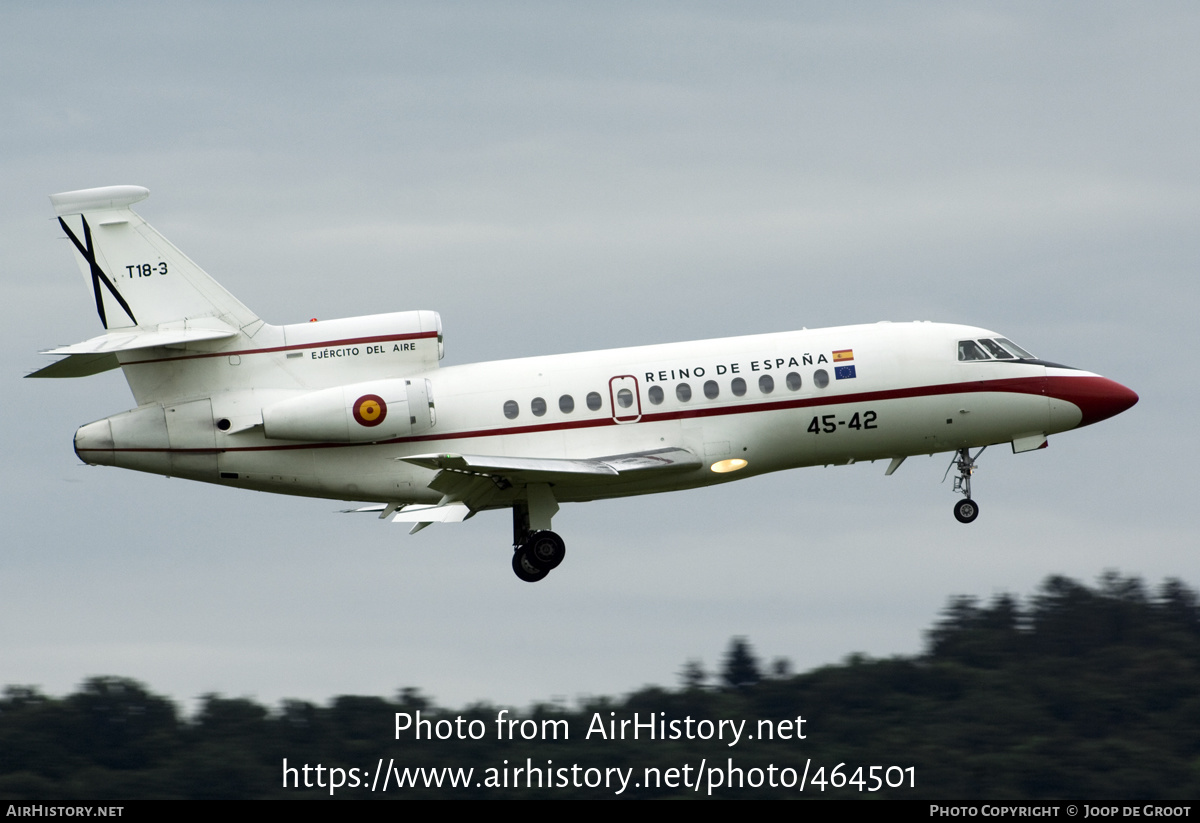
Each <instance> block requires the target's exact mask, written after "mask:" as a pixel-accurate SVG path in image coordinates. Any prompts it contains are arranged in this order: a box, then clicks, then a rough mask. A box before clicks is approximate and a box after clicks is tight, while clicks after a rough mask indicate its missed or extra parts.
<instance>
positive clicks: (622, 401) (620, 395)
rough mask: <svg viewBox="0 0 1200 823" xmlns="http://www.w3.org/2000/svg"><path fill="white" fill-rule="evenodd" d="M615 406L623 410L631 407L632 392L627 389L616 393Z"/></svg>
mask: <svg viewBox="0 0 1200 823" xmlns="http://www.w3.org/2000/svg"><path fill="white" fill-rule="evenodd" d="M617 405H618V406H620V407H621V408H623V409H627V408H629V407H630V406H632V405H633V392H631V391H630V390H629V389H621V390H620V391H619V392H617Z"/></svg>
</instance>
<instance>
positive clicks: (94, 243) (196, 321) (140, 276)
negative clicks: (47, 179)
mask: <svg viewBox="0 0 1200 823" xmlns="http://www.w3.org/2000/svg"><path fill="white" fill-rule="evenodd" d="M149 196H150V192H149V191H148V190H147V189H144V188H142V187H141V186H107V187H105V188H99V189H82V190H80V191H68V192H63V193H62V194H52V195H50V202H51V203H53V204H54V211H55V214H57V215H58V222H59V225H61V226H62V229H63V231H64V232H66V235H67V237H68V238H69V239H70V241H71V244H72V246H74V248H75V256H76V259H77V260H78V262H79V266H80V269H81V270H82V272H83V276H84V279H85V280H86V281H87V282H88V284H89V286H90V287H91V290H92V294H93V297H94V298H95V301H96V313H97V314H98V315H99V316H100V322H101V324H102V325H103V326H104V328H105V329H107V330H108V331H109V332H113V331H118V330H121V331H134V330H138V331H156V330H157V331H162V330H166V329H170V328H184V327H185V326H186V327H188V328H203V327H205V326H209V327H215V328H221V327H226V328H229V329H232V330H242V331H245V332H248V333H251V334H252V333H253V330H252V329H249V328H248V327H250V326H253V325H254V324H256V323H258V322H260V321H259V319H258V317H257V316H255V314H254V312H252V311H250V309H248V308H246V306H244V305H243V304H242V303H241V301H239V300H238V299H237V298H236V297H234V296H233V295H232V294H230V293H229V292H227V291H226V290H225V289H224V288H222V287H221V286H220V285H219V284H218V283H217V282H216V281H215V280H213V279H212V278H211V277H209V276H208V275H207V274H206V273H205V272H204V270H203V269H201V268H200V267H199V266H197V265H196V264H195V263H193V262H192V261H191V260H190V259H188V257H187V256H186V255H185V254H184V253H183V252H181V251H180V250H179V249H177V248H176V247H175V246H174V245H172V244H171V243H170V242H169V241H168V240H167V239H166V238H165V237H163V236H162V235H161V234H159V233H158V232H157V231H155V230H154V229H153V228H151V226H150V225H149V224H148V223H147V222H146V221H145V220H143V219H142V218H141V217H140V216H138V215H137V214H136V213H135V212H134V211H133V210H132V209H131V208H130V206H132V205H133V204H134V203H137V202H139V201H141V200H145V199H146V198H147V197H149ZM206 320H215V321H218V322H217V323H211V322H209V323H206V322H205V321H206Z"/></svg>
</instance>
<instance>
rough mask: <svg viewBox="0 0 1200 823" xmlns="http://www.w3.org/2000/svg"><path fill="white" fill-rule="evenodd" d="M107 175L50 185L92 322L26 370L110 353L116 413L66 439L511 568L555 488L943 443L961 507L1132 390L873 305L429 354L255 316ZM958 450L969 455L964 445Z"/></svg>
mask: <svg viewBox="0 0 1200 823" xmlns="http://www.w3.org/2000/svg"><path fill="white" fill-rule="evenodd" d="M147 196H149V192H148V191H147V190H146V189H144V188H141V187H139V186H112V187H107V188H99V189H85V190H82V191H72V192H65V193H63V194H56V195H52V196H51V198H50V199H51V202H52V203H53V205H54V210H55V212H56V214H57V215H58V222H59V224H60V225H61V226H62V230H63V231H64V232H65V233H66V236H67V237H68V238H69V239H70V241H71V245H72V246H73V247H74V249H75V256H76V259H77V261H78V262H79V265H80V267H81V269H82V271H83V275H84V278H85V280H87V282H88V283H89V284H90V286H91V290H92V292H93V295H94V297H95V303H96V312H97V313H98V314H99V315H100V322H101V323H102V324H103V326H104V329H105V332H104V334H102V335H100V336H99V337H93V338H92V339H90V340H86V341H84V342H82V343H78V344H75V345H73V346H66V347H64V348H58V349H54V350H52V351H49V352H46V353H47V354H53V355H61V356H62V357H61V359H59V360H57V361H56V362H54V363H53V364H51V365H49V366H47V367H45V368H43V369H41V370H39V371H36V372H34V373H33V374H31V375H29V376H30V377H81V376H85V375H90V374H96V373H99V372H103V371H107V370H109V369H113V368H117V367H118V366H119V367H120V368H121V369H122V371H123V372H124V373H125V379H126V380H127V381H128V382H129V387H130V389H132V391H133V396H134V398H135V399H136V400H137V408H135V409H131V410H129V411H126V412H122V413H120V414H115V415H113V416H111V417H107V418H105V419H103V420H99V421H97V422H95V423H88V424H87V425H85V426H83V427H81V428H80V429H79V430H78V431H77V432H76V433H75V452H76V454H78V455H79V458H80V459H81V460H83V461H84V462H85V463H89V464H99V465H107V466H119V467H122V468H126V469H136V470H138V471H145V472H153V473H155V474H164V475H168V476H172V477H186V478H189V479H192V480H202V481H204V482H207V483H218V484H221V485H225V486H234V487H238V488H245V489H256V490H259V491H268V492H279V493H282V494H297V495H305V496H308V497H325V498H334V499H340V500H357V501H371V502H373V503H374V504H375V505H372V506H367V507H365V508H361V509H356V511H376V512H379V516H380V517H381V518H390V519H391V520H392V521H397V522H404V523H411V524H413V528H412V531H413V532H416V531H419V530H420V529H422V528H424V527H425V526H428V525H429V524H431V523H445V522H456V521H461V520H464V519H466V518H467V517H470V516H472V515H474V514H475V513H477V512H480V511H484V510H488V509H511V510H512V515H513V546H514V552H513V558H512V566H513V570H514V571H515V572H516V574H517V576H518V577H520V578H521V579H522V580H527V581H535V580H540V579H541V578H543V577H545V576H546V574H547V573H548V572H549V571H550V570H552V569H554V568H555V567H556V566H557V565H558V564H559V563H561V562H562V560H563V556H564V554H565V551H566V549H565V545H564V543H563V540H562V538H560V537H559V536H558V535H557V534H556V533H555V532H553V531H552V530H551V518H552V517H553V516H554V514H555V513H556V512H557V511H558V507H559V504H560V503H567V502H577V501H585V500H596V499H599V498H609V497H623V496H626V495H634V494H651V493H654V492H665V491H674V490H678V489H688V488H695V487H697V486H707V485H710V484H714V483H724V482H728V481H730V480H736V479H739V478H742V477H750V476H752V475H757V474H763V473H765V472H773V471H779V470H781V469H794V468H798V467H801V466H819V465H831V464H849V463H856V462H859V461H863V460H880V459H886V460H888V461H890V462H889V463H888V467H887V472H886V473H887V474H889V475H890V474H892V473H893V472H894V471H895V470H896V469H897V468H898V467H899V466H900V464H901V463H903V462H904V459H905V458H906V457H909V456H910V455H918V454H933V453H936V452H951V453H953V458H952V460H951V463H950V466H949V468H947V473H949V471H950V470H951V469H954V470H956V477H955V480H954V491H955V492H957V493H960V494H961V495H962V499H961V500H959V501H958V502H957V504H956V505H955V507H954V515H955V517H957V518H958V520H959V521H961V522H963V523H970V522H971V521H973V520H974V519H975V518H976V516H977V515H978V513H979V508H978V504H977V503H976V502H975V500H974V499H973V498H972V497H971V475H972V473H973V472H974V469H975V461H976V459H977V458H978V457H979V454H980V453H982V451H983V449H984V448H986V447H987V446H991V445H996V444H1001V443H1009V444H1011V446H1012V450H1013V451H1014V452H1025V451H1030V450H1032V449H1038V448H1042V447H1044V446H1045V445H1046V443H1047V440H1046V438H1047V436H1048V435H1051V434H1055V433H1058V432H1064V431H1067V430H1069V429H1074V428H1078V427H1079V426H1086V425H1089V424H1091V423H1095V422H1097V421H1100V420H1104V419H1105V418H1107V417H1112V416H1113V415H1115V414H1119V413H1120V412H1122V411H1124V410H1125V409H1128V408H1129V407H1130V406H1132V405H1133V404H1134V403H1136V402H1137V400H1138V397H1137V395H1136V394H1134V393H1133V392H1132V391H1130V390H1129V389H1127V388H1125V387H1124V386H1122V385H1120V384H1119V383H1115V382H1113V381H1112V380H1109V379H1107V378H1104V377H1100V376H1099V375H1096V374H1092V373H1091V372H1086V371H1080V370H1079V369H1074V368H1070V367H1068V366H1062V365H1058V364H1055V363H1048V362H1046V361H1044V360H1041V359H1039V358H1037V357H1035V356H1033V355H1032V354H1030V353H1029V352H1028V351H1026V350H1025V349H1023V348H1021V347H1020V346H1018V345H1016V344H1015V343H1013V342H1012V341H1011V340H1009V339H1007V338H1006V337H1004V336H1002V335H1000V334H997V333H995V332H991V331H987V330H986V329H980V328H974V327H970V326H959V325H949V324H944V323H928V322H919V323H888V322H884V323H876V324H873V325H862V326H842V327H837V328H829V329H805V330H802V331H791V332H780V333H775V334H761V335H754V336H750V337H730V338H724V339H718V340H698V341H693V342H690V343H669V344H663V345H655V346H639V347H636V348H625V349H610V350H607V351H593V352H581V353H577V354H558V355H550V356H546V357H530V358H524V359H520V360H501V361H495V362H490V363H475V364H471V365H464V366H449V367H446V368H439V365H438V361H440V360H441V358H442V351H443V348H442V324H441V319H440V318H439V317H438V315H437V313H435V312H432V311H406V312H394V313H390V314H376V315H368V316H365V317H351V318H346V319H343V320H325V321H320V322H317V321H312V322H308V323H297V324H292V325H285V326H273V325H271V324H269V323H266V322H264V321H263V320H261V319H259V317H258V316H257V315H256V314H255V313H254V312H252V311H251V310H250V309H248V308H247V307H246V306H244V305H242V303H241V302H240V301H239V300H238V299H237V298H235V297H234V296H233V295H231V294H230V293H229V292H227V291H226V290H225V289H223V288H222V287H221V286H220V285H218V284H217V283H216V281H214V280H213V279H212V278H211V277H209V276H208V275H207V274H206V273H205V272H204V271H202V270H201V269H200V267H199V266H197V265H196V264H195V263H193V262H192V261H191V260H189V259H188V258H187V257H186V256H184V255H183V254H182V253H181V252H180V251H179V250H178V249H176V248H175V246H173V245H171V243H169V242H168V241H167V240H166V239H165V238H163V236H162V235H160V234H159V233H158V232H157V231H155V230H154V229H153V228H151V227H150V226H149V225H148V224H147V223H146V221H144V220H143V219H142V218H141V217H139V216H138V215H137V214H135V213H134V212H133V211H132V210H131V208H130V207H131V206H132V205H133V204H134V203H137V202H139V201H140V200H143V199H145V198H146V197H147ZM971 449H977V450H978V451H976V452H975V453H974V454H972V452H971Z"/></svg>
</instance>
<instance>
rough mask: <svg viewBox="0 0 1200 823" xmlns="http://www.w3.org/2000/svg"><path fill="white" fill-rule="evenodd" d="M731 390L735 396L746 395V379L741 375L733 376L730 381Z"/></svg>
mask: <svg viewBox="0 0 1200 823" xmlns="http://www.w3.org/2000/svg"><path fill="white" fill-rule="evenodd" d="M729 390H730V391H731V392H733V396H734V397H744V396H745V394H746V381H745V380H743V379H742V378H740V377H735V378H733V380H732V381H730V383H729Z"/></svg>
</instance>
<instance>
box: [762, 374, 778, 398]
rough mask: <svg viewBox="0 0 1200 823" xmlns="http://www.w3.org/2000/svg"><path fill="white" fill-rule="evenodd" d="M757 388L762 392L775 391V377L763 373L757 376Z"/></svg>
mask: <svg viewBox="0 0 1200 823" xmlns="http://www.w3.org/2000/svg"><path fill="white" fill-rule="evenodd" d="M758 390H759V391H760V392H762V393H763V394H770V393H771V392H773V391H775V378H773V377H771V375H769V374H764V375H763V376H762V377H760V378H758Z"/></svg>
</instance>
